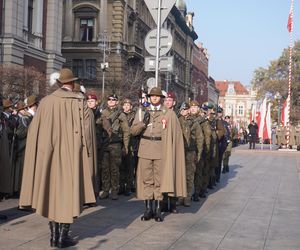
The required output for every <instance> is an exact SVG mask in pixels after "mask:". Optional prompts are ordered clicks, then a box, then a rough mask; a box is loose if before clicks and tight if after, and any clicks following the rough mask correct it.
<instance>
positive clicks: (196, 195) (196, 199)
mask: <svg viewBox="0 0 300 250" xmlns="http://www.w3.org/2000/svg"><path fill="white" fill-rule="evenodd" d="M193 201H196V202H198V201H200V200H199V194H198V193H194V195H193Z"/></svg>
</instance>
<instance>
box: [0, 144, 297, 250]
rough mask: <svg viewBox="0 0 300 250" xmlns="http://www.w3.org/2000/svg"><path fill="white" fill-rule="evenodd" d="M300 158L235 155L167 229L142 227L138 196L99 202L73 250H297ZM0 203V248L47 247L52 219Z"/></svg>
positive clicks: (80, 223)
mask: <svg viewBox="0 0 300 250" xmlns="http://www.w3.org/2000/svg"><path fill="white" fill-rule="evenodd" d="M299 172H300V153H299V152H284V151H277V150H269V147H268V146H266V145H265V146H264V148H263V149H262V150H261V148H260V146H257V149H256V150H248V149H247V145H244V146H240V147H238V148H235V149H234V152H233V154H232V157H231V158H230V172H229V173H227V174H223V175H222V179H221V183H219V185H218V186H217V188H216V189H214V190H212V191H210V192H209V196H208V197H207V198H206V199H202V200H201V202H199V203H193V204H192V207H190V208H186V207H180V213H179V214H165V220H164V222H162V223H159V222H155V221H153V220H151V221H147V222H144V221H141V219H140V216H141V215H142V213H143V209H144V204H143V202H142V201H138V200H136V199H135V198H134V197H129V198H127V197H124V196H120V199H119V200H117V201H112V200H101V201H98V206H97V207H92V208H88V209H86V210H85V211H84V212H83V214H82V216H80V218H78V219H77V220H76V221H75V223H74V224H73V225H72V227H71V229H72V235H73V236H74V237H75V238H76V239H78V240H79V243H78V244H77V245H76V247H73V248H72V249H128V250H129V249H130V250H131V249H151V250H155V249H200V250H202V249H203V250H206V249H218V250H243V249H255V250H257V249H268V250H279V249H282V250H292V249H295V250H296V249H297V250H299V249H300V185H299ZM17 204H18V200H17V199H8V200H5V201H2V202H0V214H5V215H7V216H8V220H6V221H0V249H50V247H49V229H48V225H47V220H46V219H45V218H42V217H40V216H37V215H35V214H34V213H31V212H24V211H20V210H17V209H16V207H17Z"/></svg>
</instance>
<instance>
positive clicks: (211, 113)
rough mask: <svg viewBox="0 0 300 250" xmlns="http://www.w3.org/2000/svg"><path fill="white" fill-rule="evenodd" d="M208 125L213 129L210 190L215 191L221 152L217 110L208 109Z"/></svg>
mask: <svg viewBox="0 0 300 250" xmlns="http://www.w3.org/2000/svg"><path fill="white" fill-rule="evenodd" d="M208 123H209V126H210V129H211V143H210V149H209V152H210V154H209V156H208V161H209V165H210V166H209V176H210V177H209V184H208V188H209V189H213V188H214V186H215V185H216V168H217V167H218V165H219V157H218V156H219V152H218V137H217V124H216V109H215V108H211V107H209V109H208Z"/></svg>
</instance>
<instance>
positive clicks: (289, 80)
mask: <svg viewBox="0 0 300 250" xmlns="http://www.w3.org/2000/svg"><path fill="white" fill-rule="evenodd" d="M293 14H294V0H291V9H290V13H289V20H288V28H289V34H290V46H289V78H288V98H287V100H288V101H287V112H288V115H287V131H286V132H287V134H286V135H287V136H286V144H287V147H289V144H290V126H291V125H290V115H291V114H290V113H291V112H290V111H291V84H292V52H293Z"/></svg>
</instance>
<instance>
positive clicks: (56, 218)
mask: <svg viewBox="0 0 300 250" xmlns="http://www.w3.org/2000/svg"><path fill="white" fill-rule="evenodd" d="M76 79H77V78H75V77H74V75H73V73H72V71H71V70H69V69H62V70H61V71H60V77H59V79H58V80H57V81H58V82H59V84H60V85H61V87H60V88H59V89H58V90H56V91H55V92H53V93H52V94H50V95H48V96H47V97H45V98H43V99H42V100H41V102H40V105H39V108H38V110H37V113H36V114H35V116H34V118H33V120H32V122H31V124H30V127H29V130H28V136H27V144H26V151H25V161H24V170H23V179H22V188H21V195H20V204H19V205H20V208H23V207H26V206H31V207H32V208H34V209H35V210H36V213H37V214H39V215H41V216H44V217H46V218H48V219H49V221H50V222H49V225H50V231H51V238H50V245H51V246H57V247H59V248H63V247H68V246H72V245H74V244H76V243H75V242H74V240H72V239H71V238H70V237H69V236H68V232H69V228H70V224H71V223H73V218H75V217H78V216H79V215H80V213H81V211H82V209H83V204H85V203H94V202H95V195H94V190H93V178H94V176H95V175H96V173H95V171H96V157H95V156H96V151H95V150H96V147H95V126H94V120H93V114H92V111H91V110H90V109H89V108H88V107H87V105H86V102H85V100H84V98H83V96H82V95H79V94H77V93H74V92H73V91H72V90H73V88H74V81H75V80H76Z"/></svg>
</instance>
